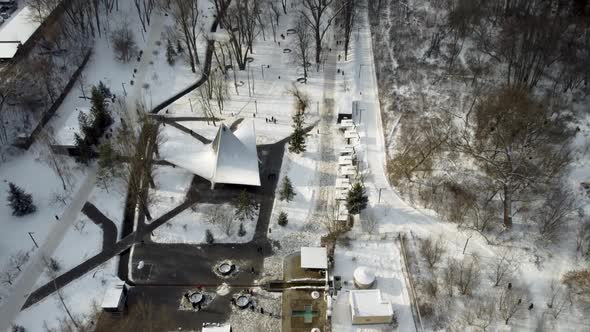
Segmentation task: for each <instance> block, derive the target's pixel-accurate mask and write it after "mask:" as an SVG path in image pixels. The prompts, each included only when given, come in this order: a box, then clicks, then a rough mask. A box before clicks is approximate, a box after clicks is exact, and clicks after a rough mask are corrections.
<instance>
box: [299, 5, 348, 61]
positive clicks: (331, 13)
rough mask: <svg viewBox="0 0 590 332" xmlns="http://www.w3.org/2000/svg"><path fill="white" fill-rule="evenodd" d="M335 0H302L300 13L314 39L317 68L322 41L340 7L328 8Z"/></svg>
mask: <svg viewBox="0 0 590 332" xmlns="http://www.w3.org/2000/svg"><path fill="white" fill-rule="evenodd" d="M334 1H335V0H302V3H303V10H301V14H302V15H303V18H304V19H305V23H306V24H307V25H308V26H309V27H310V28H311V30H312V32H313V35H314V39H315V62H316V65H317V68H318V70H319V64H320V61H321V53H322V41H323V40H324V36H325V35H326V32H327V31H328V28H330V26H331V25H332V21H333V20H334V18H336V15H337V14H338V13H339V12H340V10H342V8H335V9H334V10H330V9H331V6H332V4H333V3H334Z"/></svg>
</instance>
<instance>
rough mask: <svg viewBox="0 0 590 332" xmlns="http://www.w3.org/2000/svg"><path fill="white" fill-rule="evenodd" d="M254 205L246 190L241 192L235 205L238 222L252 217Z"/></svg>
mask: <svg viewBox="0 0 590 332" xmlns="http://www.w3.org/2000/svg"><path fill="white" fill-rule="evenodd" d="M254 206H255V203H254V201H253V200H252V197H250V195H248V193H247V192H246V190H243V191H242V192H241V193H240V195H239V196H238V199H237V203H236V217H238V219H240V220H249V219H252V218H253V217H254Z"/></svg>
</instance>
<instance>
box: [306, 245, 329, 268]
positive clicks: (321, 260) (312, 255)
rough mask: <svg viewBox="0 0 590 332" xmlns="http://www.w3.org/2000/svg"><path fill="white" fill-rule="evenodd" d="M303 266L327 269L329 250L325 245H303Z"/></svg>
mask: <svg viewBox="0 0 590 332" xmlns="http://www.w3.org/2000/svg"><path fill="white" fill-rule="evenodd" d="M301 268H303V269H327V268H328V251H327V250H326V248H325V247H301Z"/></svg>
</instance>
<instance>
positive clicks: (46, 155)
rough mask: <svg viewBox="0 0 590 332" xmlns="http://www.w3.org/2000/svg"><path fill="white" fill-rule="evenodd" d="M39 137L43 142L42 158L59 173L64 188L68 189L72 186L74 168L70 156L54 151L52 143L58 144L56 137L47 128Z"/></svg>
mask: <svg viewBox="0 0 590 332" xmlns="http://www.w3.org/2000/svg"><path fill="white" fill-rule="evenodd" d="M39 139H40V141H41V142H43V145H42V150H41V153H40V158H41V159H42V160H43V161H44V162H45V163H46V164H47V165H48V166H49V167H51V169H52V170H53V171H54V172H55V174H57V176H58V177H59V179H60V180H61V184H62V187H63V190H64V191H68V190H69V189H71V187H72V170H71V168H70V165H69V163H68V161H69V160H68V158H67V157H66V156H64V155H61V154H57V153H55V151H53V148H52V145H55V144H56V142H55V138H54V137H53V135H52V134H51V133H49V132H48V131H47V130H45V131H43V132H42V133H41V135H40V136H39Z"/></svg>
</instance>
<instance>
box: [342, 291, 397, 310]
mask: <svg viewBox="0 0 590 332" xmlns="http://www.w3.org/2000/svg"><path fill="white" fill-rule="evenodd" d="M350 309H351V312H352V316H353V317H384V316H392V315H393V307H392V306H391V303H389V302H387V301H384V300H383V299H382V298H381V291H380V290H379V289H366V290H351V291H350Z"/></svg>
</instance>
